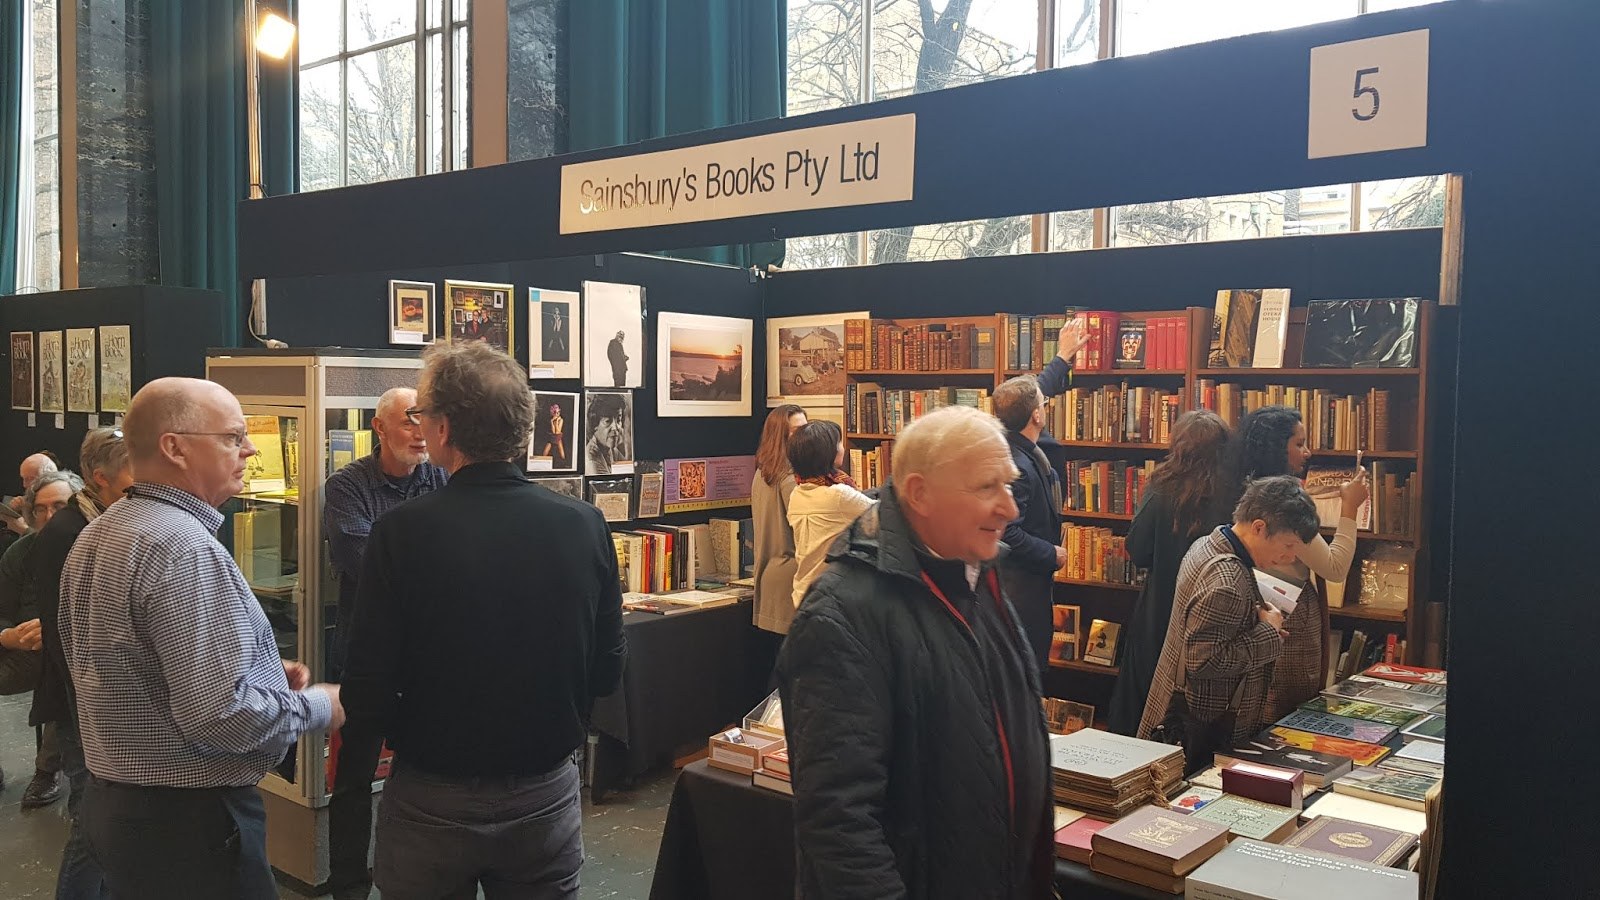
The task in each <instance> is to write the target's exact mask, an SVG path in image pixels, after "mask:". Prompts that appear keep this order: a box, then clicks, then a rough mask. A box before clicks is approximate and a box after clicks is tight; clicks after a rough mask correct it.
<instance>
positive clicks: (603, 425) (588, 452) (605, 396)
mask: <svg viewBox="0 0 1600 900" xmlns="http://www.w3.org/2000/svg"><path fill="white" fill-rule="evenodd" d="M583 428H584V430H583V456H584V470H583V471H584V474H586V475H631V474H633V395H632V394H630V393H628V392H627V391H589V392H588V393H587V394H585V395H584V398H583Z"/></svg>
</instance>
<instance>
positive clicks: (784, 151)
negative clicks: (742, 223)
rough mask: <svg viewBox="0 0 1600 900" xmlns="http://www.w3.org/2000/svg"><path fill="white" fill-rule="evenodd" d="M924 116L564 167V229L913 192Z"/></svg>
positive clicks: (638, 224)
mask: <svg viewBox="0 0 1600 900" xmlns="http://www.w3.org/2000/svg"><path fill="white" fill-rule="evenodd" d="M916 148H917V117H916V115H915V114H906V115H898V116H887V117H884V118H878V119H867V120H865V121H861V122H847V123H842V124H839V125H821V126H818V127H816V128H802V129H799V130H796V131H786V132H783V133H781V134H766V135H760V136H758V137H751V138H742V139H740V140H733V141H723V142H721V143H716V144H705V145H701V146H698V147H685V148H682V149H680V150H662V151H659V152H656V153H645V154H642V155H638V156H625V157H620V158H617V159H603V160H595V161H593V162H582V163H573V164H571V165H566V166H562V167H561V233H562V234H581V233H585V232H594V231H613V230H616V229H621V228H645V227H649V226H653V225H675V224H680V223H684V222H705V221H710V220H713V219H733V218H739V217H742V216H758V215H766V214H769V213H778V212H793V211H796V210H803V209H828V208H832V207H839V206H860V205H864V204H872V203H895V202H899V201H903V200H910V199H912V187H913V180H914V175H915V168H916Z"/></svg>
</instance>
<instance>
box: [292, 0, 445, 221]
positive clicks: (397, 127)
mask: <svg viewBox="0 0 1600 900" xmlns="http://www.w3.org/2000/svg"><path fill="white" fill-rule="evenodd" d="M447 12H448V15H449V17H450V21H449V23H448V24H447V23H446V22H445V16H446V14H447ZM467 126H468V109H467V0H315V2H307V3H302V4H301V5H300V189H301V190H306V191H314V190H320V189H322V188H330V187H338V186H341V185H346V184H367V183H370V182H374V181H384V180H387V179H391V178H406V177H409V176H412V175H423V174H430V173H433V172H442V171H446V170H450V169H461V168H465V167H466V163H467Z"/></svg>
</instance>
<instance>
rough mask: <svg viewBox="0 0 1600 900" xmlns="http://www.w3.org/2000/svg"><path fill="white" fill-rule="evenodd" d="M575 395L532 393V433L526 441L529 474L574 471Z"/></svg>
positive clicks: (576, 432) (551, 392)
mask: <svg viewBox="0 0 1600 900" xmlns="http://www.w3.org/2000/svg"><path fill="white" fill-rule="evenodd" d="M579 414H580V410H579V407H578V395H577V394H564V393H559V392H555V391H534V392H533V433H532V435H531V436H530V438H529V440H528V471H529V472H576V471H578V455H577V451H576V448H575V447H574V446H573V439H574V438H575V437H577V436H578V435H579V434H581V433H582V432H581V431H580V429H579V428H578V416H579Z"/></svg>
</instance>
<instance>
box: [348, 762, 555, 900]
mask: <svg viewBox="0 0 1600 900" xmlns="http://www.w3.org/2000/svg"><path fill="white" fill-rule="evenodd" d="M376 831H377V846H376V848H375V850H374V851H373V878H372V880H373V882H374V883H375V884H376V885H377V887H378V890H379V891H380V892H381V893H382V895H383V898H384V900H457V898H462V900H471V898H474V897H476V896H477V887H478V885H480V884H481V885H482V886H483V895H484V897H485V898H486V900H559V898H576V897H577V896H578V870H579V869H580V868H581V867H582V866H583V809H582V806H581V804H580V802H579V785H578V767H577V766H576V765H574V764H573V763H571V762H563V763H562V764H561V765H559V766H557V767H556V768H555V769H554V770H552V771H550V772H547V773H545V774H543V775H534V776H527V777H515V778H513V777H500V778H449V777H444V776H439V775H433V774H429V773H426V772H422V771H419V770H417V769H416V768H414V767H409V766H407V765H406V764H405V762H404V760H402V759H400V758H398V757H397V758H396V759H395V765H394V772H393V774H392V775H390V777H389V779H388V780H387V781H386V782H385V783H384V786H383V798H382V800H380V801H379V803H378V824H377V828H376Z"/></svg>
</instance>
